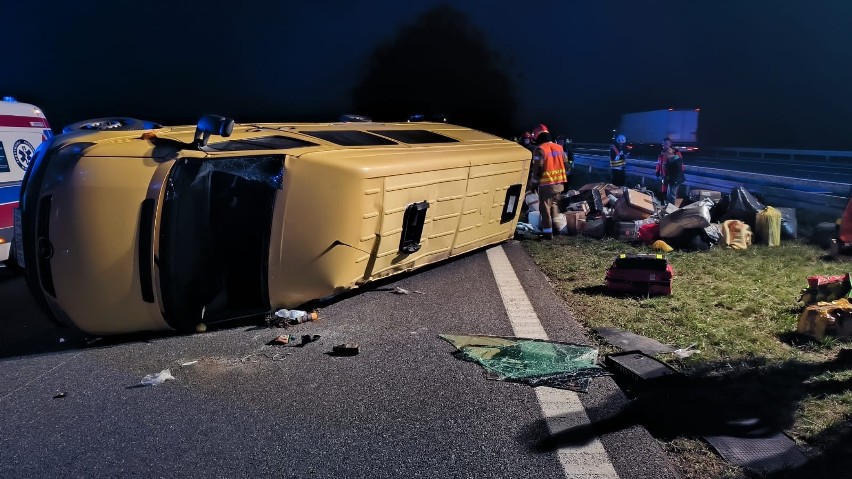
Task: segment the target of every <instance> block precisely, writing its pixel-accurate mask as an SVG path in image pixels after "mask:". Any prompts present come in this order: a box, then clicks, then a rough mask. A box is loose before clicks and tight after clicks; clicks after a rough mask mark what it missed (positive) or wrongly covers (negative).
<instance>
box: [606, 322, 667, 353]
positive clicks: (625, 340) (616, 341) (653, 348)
mask: <svg viewBox="0 0 852 479" xmlns="http://www.w3.org/2000/svg"><path fill="white" fill-rule="evenodd" d="M595 332H596V333H598V334H599V335H600V336H601V337H603V338H604V339H605V340H606V342H608V343H609V344H612V345H613V346H615V347H618V348H621V349H623V350H624V351H632V350H638V351H642V352H643V353H645V354H648V355H651V356H654V355H656V354H662V353H670V352H672V351H674V350H675V348H673V347H671V346H669V345H666V344H663V343H661V342H659V341H657V340H655V339H651V338H646V337H645V336H640V335H638V334H634V333H631V332H630V331H625V330H623V329H618V328H598V329H595Z"/></svg>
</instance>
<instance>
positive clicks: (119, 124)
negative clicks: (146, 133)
mask: <svg viewBox="0 0 852 479" xmlns="http://www.w3.org/2000/svg"><path fill="white" fill-rule="evenodd" d="M155 128H162V125H160V124H158V123H154V122H152V121H144V120H137V119H136V118H125V117H107V118H94V119H91V120H83V121H78V122H76V123H71V124H70V125H68V126H66V127H65V128H63V129H62V133H69V132H72V131H80V130H90V131H134V130H149V129H155Z"/></svg>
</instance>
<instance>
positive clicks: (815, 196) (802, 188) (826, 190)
mask: <svg viewBox="0 0 852 479" xmlns="http://www.w3.org/2000/svg"><path fill="white" fill-rule="evenodd" d="M583 146H585V147H586V148H575V149H574V151H575V153H574V168H588V171H589V172H590V173H591V172H593V171H596V172H598V173H599V174H603V175H604V176H607V175H609V171H610V168H609V154H608V153H607V152H606V151H604V152H600V150H599V148H600V146H601V145H583ZM605 146H606V148H607V149H608V148H609V145H605ZM596 150H597V151H596ZM767 151H770V150H767ZM849 157H852V152H849ZM655 166H656V162H655V161H650V160H643V159H630V160H628V163H627V171H626V173H627V176H628V179H629V181H639V183H640V184H641V185H643V186H646V187H651V186H657V185H659V184H660V180H659V179H657V178H656V175H655V173H654V171H655ZM685 184H686V188H687V194H688V191H689V190H691V189H708V190H717V191H721V192H723V193H727V192H729V191H731V190H732V189H734V188H736V187H738V186H743V187H745V188H746V189H748V190H749V191H751V192H752V193H756V194H758V195H760V196H762V197H763V200H764V201H765V202H766V203H767V204H768V205H771V206H781V207H792V208H797V209H798V210H800V211H802V213H804V215H808V214H815V215H816V216H820V217H822V218H836V217H839V216H840V215H841V214H842V213H843V210H844V209H845V208H846V204H847V203H848V201H849V198H850V196H852V185H850V184H847V183H836V182H830V181H818V180H806V179H796V178H789V177H783V176H773V175H766V174H760V173H748V172H742V171H733V170H723V169H718V168H707V167H699V166H690V165H687V166H686V183H685ZM804 215H800V217H801V219H807V218H805V217H804Z"/></svg>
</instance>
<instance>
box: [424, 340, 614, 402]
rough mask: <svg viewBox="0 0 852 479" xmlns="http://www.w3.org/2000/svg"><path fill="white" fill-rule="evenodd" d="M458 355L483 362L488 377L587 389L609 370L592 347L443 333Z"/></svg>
mask: <svg viewBox="0 0 852 479" xmlns="http://www.w3.org/2000/svg"><path fill="white" fill-rule="evenodd" d="M439 336H440V338H441V339H444V340H445V341H447V342H449V343H450V344H452V345H453V346H455V347H456V348H457V349H458V351H457V352H456V357H458V358H459V359H463V360H466V361H472V362H475V363H477V364H480V365H481V366H483V367H484V368H485V369H486V377H487V378H488V379H496V380H499V381H512V382H521V383H525V384H529V385H530V386H549V387H555V388H560V389H570V390H573V391H581V392H585V391H586V390H587V389H588V386H589V383H590V381H591V378H593V377H599V376H607V375H609V373H608V372H607V371H606V370H605V369H603V368H601V367H599V366H598V365H597V364H596V363H597V357H598V350H597V348H594V347H591V346H582V345H579V344H569V343H560V342H556V341H543V340H538V339H522V338H503V337H496V336H464V335H452V334H442V335H439Z"/></svg>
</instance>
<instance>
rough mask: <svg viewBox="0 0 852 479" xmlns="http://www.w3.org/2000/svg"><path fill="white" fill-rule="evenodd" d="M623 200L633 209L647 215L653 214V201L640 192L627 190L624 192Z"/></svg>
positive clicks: (649, 196)
mask: <svg viewBox="0 0 852 479" xmlns="http://www.w3.org/2000/svg"><path fill="white" fill-rule="evenodd" d="M623 198H625V199H626V200H627V204H628V205H630V206H632V207H633V208H635V209H638V210H640V211H644V212H645V213H648V214H653V213H654V199H653V198H652V197H651V195H648V194H645V193H642V192H641V191H636V190H631V189H628V190H627V191H625V192H624V196H623Z"/></svg>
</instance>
